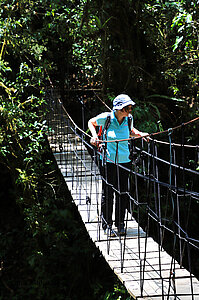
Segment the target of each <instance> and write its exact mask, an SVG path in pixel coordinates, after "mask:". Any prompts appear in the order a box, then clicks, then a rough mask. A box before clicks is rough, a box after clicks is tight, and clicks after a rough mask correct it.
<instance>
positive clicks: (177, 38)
mask: <svg viewBox="0 0 199 300" xmlns="http://www.w3.org/2000/svg"><path fill="white" fill-rule="evenodd" d="M183 38H184V36H181V37H179V36H177V37H176V42H175V44H174V45H173V52H174V51H175V50H176V49H177V48H178V45H179V44H180V42H181V41H182V40H183Z"/></svg>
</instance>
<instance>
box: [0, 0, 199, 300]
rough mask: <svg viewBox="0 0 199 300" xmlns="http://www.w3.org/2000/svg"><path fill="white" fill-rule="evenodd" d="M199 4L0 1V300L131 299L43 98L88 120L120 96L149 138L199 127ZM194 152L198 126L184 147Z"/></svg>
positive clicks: (185, 1)
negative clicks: (56, 139)
mask: <svg viewBox="0 0 199 300" xmlns="http://www.w3.org/2000/svg"><path fill="white" fill-rule="evenodd" d="M198 4H199V2H198V1H191V0H181V1H173V0H169V1H166V0H144V1H139V0H118V1H111V0H106V1H105V0H100V1H99V0H92V1H91V0H66V1H63V0H35V1H31V0H1V2H0V70H1V72H0V166H1V168H0V187H1V188H0V299H59V300H60V299H73V300H74V299H80V295H81V299H127V298H128V295H127V293H126V291H125V290H124V289H123V288H122V286H121V285H119V284H118V282H117V280H116V279H115V278H114V276H113V275H112V273H110V271H109V269H108V268H107V267H106V264H105V262H102V261H103V259H102V258H101V257H100V254H99V253H98V252H97V251H96V249H94V248H93V246H92V244H91V243H90V241H89V239H88V237H87V235H86V233H85V230H84V226H83V224H81V221H80V220H79V218H78V214H77V212H76V209H75V208H74V207H73V204H72V202H71V199H70V194H69V192H68V190H67V187H66V186H65V184H64V182H63V180H62V177H61V175H60V173H59V170H57V169H56V164H55V162H54V160H53V156H52V153H51V151H50V149H49V147H48V143H47V139H46V132H47V126H48V124H47V122H46V118H45V112H47V107H48V105H47V100H48V92H49V90H52V89H53V90H54V91H56V92H57V93H59V94H60V96H61V98H62V100H63V102H64V104H65V106H66V108H67V107H69V104H71V103H72V104H73V105H74V106H71V105H70V107H73V108H74V107H75V106H76V107H77V111H78V110H80V108H79V102H78V100H77V98H78V97H81V99H83V102H84V104H85V105H87V106H88V107H92V112H93V113H95V112H96V111H95V110H96V108H95V102H92V101H94V100H93V98H94V97H93V95H94V92H95V93H97V94H98V95H99V96H100V97H101V98H102V99H103V100H104V101H106V103H108V104H110V105H111V101H112V99H113V98H114V96H115V95H117V94H118V93H120V92H125V93H127V94H129V95H130V96H131V97H133V98H134V99H135V101H136V102H137V103H138V104H139V105H138V107H136V110H135V116H134V117H135V119H136V122H137V124H138V125H137V126H138V127H139V128H140V129H141V130H143V129H144V130H146V131H148V132H155V131H157V130H159V127H158V126H159V125H161V126H162V127H163V128H169V127H172V126H174V125H176V124H177V125H178V124H179V123H182V122H185V121H188V120H190V119H191V118H193V117H195V116H198V114H199V109H198V104H199V103H198V99H199V90H198V76H199V74H198V72H199V69H198V67H199V65H198V61H199V60H198V58H199V40H198V36H199V23H198V19H199V10H198ZM77 95H78V97H77ZM78 99H79V98H78ZM71 114H72V115H75V114H74V109H73V111H71ZM197 141H198V130H197V127H196V125H193V127H192V130H190V132H189V142H190V143H193V144H196V143H197ZM80 245H81V246H80ZM102 265H103V268H105V269H106V270H107V272H106V275H104V269H103V268H102V267H101V266H102ZM96 269H97V270H99V271H96ZM80 282H81V284H80ZM122 297H123V298H122Z"/></svg>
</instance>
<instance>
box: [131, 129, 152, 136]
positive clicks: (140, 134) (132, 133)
mask: <svg viewBox="0 0 199 300" xmlns="http://www.w3.org/2000/svg"><path fill="white" fill-rule="evenodd" d="M147 136H149V134H148V133H147V132H142V131H139V130H137V129H136V128H135V127H133V128H132V129H131V132H130V137H147Z"/></svg>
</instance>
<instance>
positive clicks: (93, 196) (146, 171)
mask: <svg viewBox="0 0 199 300" xmlns="http://www.w3.org/2000/svg"><path fill="white" fill-rule="evenodd" d="M183 126H185V125H183ZM183 126H182V127H183ZM180 128H181V127H179V128H177V129H176V130H179V129H180ZM182 131H183V133H182V134H183V135H184V128H182ZM164 134H165V136H164V138H165V140H166V139H167V142H165V141H164V142H159V141H157V140H155V139H154V136H151V140H150V142H149V143H146V142H144V141H143V140H142V141H141V140H139V139H138V140H130V141H129V142H130V144H131V147H132V148H133V151H132V153H133V157H132V163H131V167H129V168H126V167H124V166H122V165H120V164H118V161H117V157H118V156H117V154H118V153H116V160H115V162H112V163H113V164H114V166H115V168H116V170H117V178H116V181H117V184H116V185H113V184H112V182H108V177H107V166H106V165H107V161H106V156H105V155H104V154H105V152H106V142H105V145H104V148H103V151H102V152H99V151H98V149H96V148H94V147H92V146H91V145H90V144H89V139H90V137H89V135H87V133H85V132H84V131H83V130H82V129H80V128H79V127H78V126H77V125H76V124H75V123H74V121H73V120H72V119H71V117H70V116H69V114H68V113H67V111H66V110H65V108H64V107H63V105H62V103H61V102H60V101H55V100H54V99H53V97H52V98H51V105H50V110H49V134H48V139H49V143H50V145H51V148H52V150H53V153H54V156H55V158H56V160H57V163H58V165H59V167H60V170H61V171H62V174H63V176H64V178H65V181H66V183H67V185H68V187H69V190H70V191H71V194H72V196H73V200H74V202H75V203H76V205H77V207H78V210H79V212H80V214H81V217H82V220H83V221H84V223H85V226H86V228H87V230H88V232H89V235H90V237H91V238H92V240H93V241H94V242H95V244H96V246H97V247H99V249H100V251H101V252H102V254H103V255H104V257H105V259H106V260H107V262H108V263H109V265H110V267H111V268H112V269H113V271H114V272H115V273H116V274H117V276H118V277H119V279H120V280H121V281H122V282H123V283H124V285H125V286H126V288H127V290H128V291H129V293H130V294H131V295H132V296H133V297H134V298H135V299H144V298H146V297H147V299H158V300H159V299H169V300H170V299H181V300H187V299H195V300H196V299H199V282H198V280H197V278H196V277H195V276H194V275H193V273H194V272H195V269H196V267H197V266H196V261H197V259H196V258H197V257H198V254H199V240H198V238H197V237H198V236H197V234H196V233H195V232H193V231H191V230H190V225H191V228H194V227H193V225H194V224H192V223H191V222H190V218H191V214H192V213H193V212H194V211H195V209H196V207H197V205H198V204H197V203H198V202H199V191H198V185H197V182H198V176H199V172H198V170H197V166H198V156H199V154H198V146H195V147H193V146H191V147H190V146H189V147H187V148H186V145H185V136H184V137H183V136H182V143H181V145H180V146H179V145H178V144H174V143H173V142H172V140H174V135H175V130H173V129H171V130H168V131H167V132H165V133H164ZM171 138H172V140H171ZM183 139H184V141H183ZM115 142H116V143H117V145H118V144H119V142H120V141H115ZM117 148H118V147H117ZM185 149H188V151H185ZM188 152H190V153H191V155H192V156H193V157H194V158H193V159H192V157H190V159H189V158H187V157H188ZM100 157H101V159H100ZM168 157H169V159H168ZM179 157H181V161H180V159H179ZM187 159H188V161H189V160H190V161H192V160H193V161H194V163H195V166H196V168H195V169H191V168H190V165H189V163H188V161H187ZM100 162H101V163H102V164H103V172H104V173H102V172H100ZM124 171H125V172H128V174H129V181H128V184H127V186H128V187H127V188H126V191H123V190H121V186H120V179H121V178H120V177H121V176H122V174H123V172H124ZM129 183H130V185H129ZM102 187H103V188H105V189H106V192H107V193H108V189H111V190H112V192H113V193H114V195H115V196H114V197H116V196H117V197H118V199H119V201H118V205H119V207H120V208H121V205H122V203H121V201H122V199H123V198H124V196H125V197H126V198H127V199H128V205H127V210H126V214H125V225H126V234H125V235H124V236H121V235H119V234H118V232H117V230H116V229H115V228H114V227H113V230H114V232H115V233H116V234H115V237H111V236H109V234H104V231H103V230H102V221H103V217H102V212H101V194H102ZM115 199H116V198H114V199H113V201H114V202H115ZM120 211H121V210H120ZM113 216H114V214H113ZM120 217H121V216H120V215H119V218H120ZM113 221H114V219H113ZM198 227H199V226H198ZM165 249H166V250H167V252H166V251H165ZM193 261H194V264H193ZM198 269H199V266H198ZM187 270H188V271H187Z"/></svg>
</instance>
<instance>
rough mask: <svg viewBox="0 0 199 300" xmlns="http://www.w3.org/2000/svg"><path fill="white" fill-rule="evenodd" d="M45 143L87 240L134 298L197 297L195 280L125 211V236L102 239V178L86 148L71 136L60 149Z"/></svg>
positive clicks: (184, 299) (51, 142) (198, 283)
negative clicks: (56, 164)
mask: <svg viewBox="0 0 199 300" xmlns="http://www.w3.org/2000/svg"><path fill="white" fill-rule="evenodd" d="M49 142H50V144H51V147H52V149H54V156H55V158H56V160H57V163H58V166H59V168H60V170H61V172H62V174H63V176H64V178H65V181H66V183H67V185H68V188H69V190H70V191H71V194H72V197H73V199H74V201H75V203H76V205H77V207H78V210H79V213H80V214H81V217H82V220H83V221H84V223H85V226H86V228H87V231H88V233H89V235H90V237H91V239H92V240H93V241H94V242H95V244H96V246H97V247H99V249H100V251H101V252H102V254H103V256H104V257H105V259H106V260H107V262H108V263H109V265H110V267H111V268H112V269H113V271H114V272H115V274H116V275H117V276H118V278H119V279H120V280H121V282H122V283H123V284H124V285H125V287H126V289H127V290H128V292H129V293H130V295H131V296H133V298H134V299H157V300H159V299H182V300H189V299H198V300H199V282H198V280H197V279H196V278H195V277H194V276H192V275H191V277H190V273H189V272H188V271H187V270H186V269H184V268H181V267H180V266H179V264H178V263H177V262H176V261H174V260H173V259H172V257H171V256H169V255H168V254H167V253H166V252H165V251H164V250H163V249H160V246H159V245H158V244H157V243H156V242H155V241H154V240H153V239H152V238H151V237H148V236H147V235H146V233H145V232H144V231H143V229H142V228H140V227H139V226H138V224H137V222H136V221H135V219H134V218H132V217H131V215H130V214H128V215H127V220H128V221H127V236H126V238H124V237H115V238H107V235H105V234H104V232H103V230H102V228H101V225H100V217H99V216H100V194H101V179H100V176H99V172H98V169H97V167H96V165H95V164H94V163H93V161H92V159H91V157H90V155H89V154H88V152H87V150H86V148H85V147H84V146H83V147H82V146H80V145H79V143H78V139H76V138H75V137H74V139H73V142H72V143H70V145H69V144H68V142H66V144H67V145H64V142H63V141H62V152H60V151H58V150H59V145H56V142H54V141H53V139H52V138H49ZM73 148H75V151H77V152H79V153H76V154H75V153H74V152H73V150H74V149H73ZM79 158H81V159H79ZM85 175H86V176H85ZM173 269H174V270H175V278H174V276H173V275H172V276H171V273H172V272H171V271H172V270H173ZM191 281H192V284H191ZM192 288H193V291H192V290H191V289H192ZM192 294H193V295H194V296H191V295H192ZM176 295H177V296H176Z"/></svg>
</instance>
